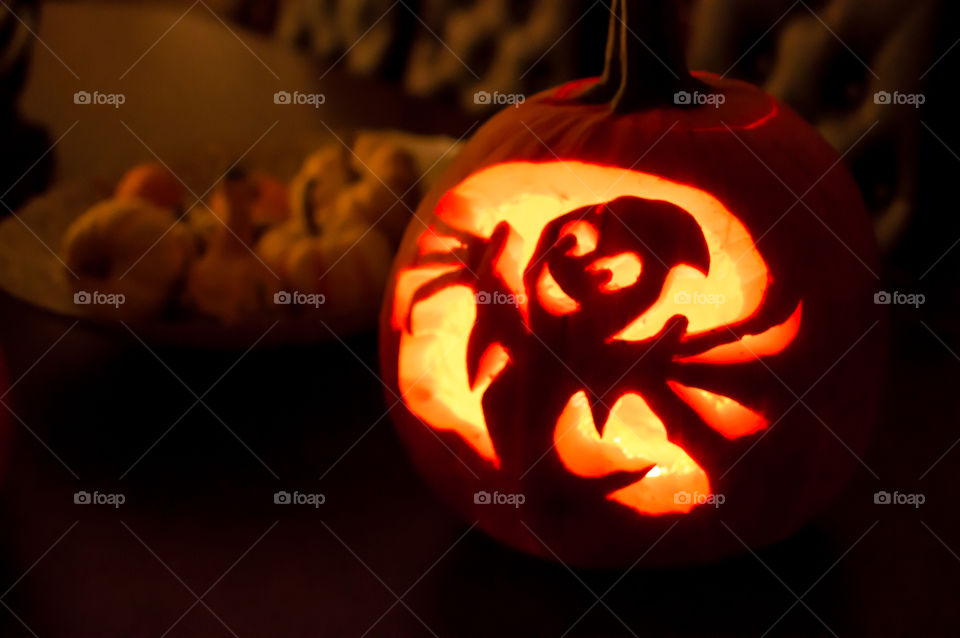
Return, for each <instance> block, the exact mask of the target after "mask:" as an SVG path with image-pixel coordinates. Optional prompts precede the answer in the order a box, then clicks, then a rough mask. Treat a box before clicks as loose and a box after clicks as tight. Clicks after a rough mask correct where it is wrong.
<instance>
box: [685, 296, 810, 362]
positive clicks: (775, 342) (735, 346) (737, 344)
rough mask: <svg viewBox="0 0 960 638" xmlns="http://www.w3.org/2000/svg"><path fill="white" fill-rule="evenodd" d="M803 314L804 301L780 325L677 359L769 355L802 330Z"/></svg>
mask: <svg viewBox="0 0 960 638" xmlns="http://www.w3.org/2000/svg"><path fill="white" fill-rule="evenodd" d="M802 314H803V302H800V303H799V304H797V309H796V310H794V311H793V314H792V315H790V317H789V318H788V319H787V320H786V321H784V322H783V323H781V324H780V325H778V326H774V327H772V328H770V329H769V330H765V331H764V332H761V333H760V334H757V335H746V336H744V337H743V339H741V340H740V341H734V342H732V343H725V344H723V345H721V346H717V347H715V348H711V349H710V350H707V351H706V352H703V353H701V354H698V355H693V356H690V357H678V358H677V361H686V362H694V361H698V362H703V363H740V362H741V361H750V360H751V359H755V358H757V357H767V356H770V355H774V354H778V353H780V352H782V351H783V349H784V348H786V347H787V346H788V345H790V343H792V342H793V339H794V337H796V336H797V332H799V330H800V318H801V316H802Z"/></svg>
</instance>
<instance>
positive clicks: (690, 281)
mask: <svg viewBox="0 0 960 638" xmlns="http://www.w3.org/2000/svg"><path fill="white" fill-rule="evenodd" d="M625 195H632V196H635V197H643V198H646V199H652V200H662V201H666V202H669V203H671V204H674V205H676V206H679V207H680V208H682V209H684V210H686V211H687V212H689V213H690V214H691V215H692V216H693V218H694V219H695V220H696V221H697V223H698V224H699V225H700V228H701V229H702V231H703V235H704V238H705V239H706V242H707V249H708V251H709V253H710V272H709V274H708V275H704V274H703V273H701V272H699V271H698V270H696V269H694V268H691V267H689V266H683V265H681V266H677V267H675V268H673V269H672V270H671V271H670V274H669V275H668V276H667V281H666V283H665V285H664V289H663V292H662V294H661V295H660V298H659V299H658V301H657V303H656V304H655V305H654V306H653V307H652V308H650V310H648V311H647V312H646V313H644V314H643V316H641V317H638V318H637V319H636V320H635V321H634V322H633V323H631V324H630V325H628V326H627V327H626V328H624V330H622V331H621V332H620V333H619V334H617V335H616V336H615V338H616V339H622V340H625V341H640V340H643V339H648V338H650V337H652V336H654V335H656V334H657V332H659V331H660V329H661V328H663V326H664V325H665V323H666V321H667V320H668V319H669V318H670V317H672V316H673V315H676V314H681V315H684V316H686V317H687V318H688V319H689V321H690V324H689V327H688V331H689V332H690V333H691V334H697V333H702V332H707V331H709V330H712V329H714V328H717V327H719V326H723V325H729V324H732V323H736V322H737V321H741V320H743V319H746V318H747V317H749V316H750V315H752V314H753V313H754V312H755V311H756V310H757V309H758V308H759V307H760V304H761V303H762V301H763V294H764V292H765V290H766V287H767V268H766V264H765V263H764V261H763V258H762V257H761V256H760V253H759V252H758V251H757V249H756V247H755V246H754V242H753V238H752V237H751V236H750V233H749V232H748V231H747V229H746V227H745V226H744V225H743V224H742V223H741V222H740V221H739V220H738V219H737V218H736V216H734V215H733V214H732V213H731V212H730V211H729V210H728V209H727V208H726V207H725V206H724V205H723V203H722V202H720V201H719V200H718V199H717V198H715V197H713V196H712V195H710V194H709V193H707V192H706V191H703V190H701V189H699V188H696V187H694V186H689V185H687V184H681V183H679V182H673V181H670V180H667V179H664V178H662V177H659V176H657V175H650V174H648V173H641V172H639V171H631V170H625V169H623V168H619V167H610V166H600V165H596V164H587V163H584V162H573V161H562V162H544V163H535V162H505V163H503V164H496V165H494V166H490V167H488V168H485V169H483V170H481V171H478V172H476V173H474V174H473V175H471V176H469V177H468V178H467V179H465V180H464V181H463V182H461V183H460V184H459V185H458V186H457V187H455V188H453V189H451V190H450V191H449V192H447V194H446V195H444V197H443V198H442V199H441V200H440V202H439V203H438V205H437V214H438V215H440V216H441V217H442V218H443V219H444V221H446V222H447V223H449V224H451V225H452V226H454V227H455V228H457V229H459V230H462V231H464V232H467V233H470V234H472V235H476V236H478V237H483V238H489V237H490V235H491V234H492V233H493V229H494V228H495V227H496V226H497V224H499V223H500V222H503V221H507V222H509V223H510V226H511V229H512V231H513V232H512V233H511V241H510V242H508V244H507V247H506V249H505V250H504V256H503V257H502V260H503V261H506V260H507V253H509V262H510V264H511V266H510V268H512V269H514V270H513V272H509V273H508V272H507V271H508V270H509V269H510V268H506V267H504V268H503V269H498V272H501V273H503V275H504V281H505V282H506V283H507V285H508V286H510V288H511V290H512V292H513V293H514V294H517V295H519V294H520V293H522V292H524V291H523V284H522V271H523V268H524V267H525V266H526V264H528V263H530V258H531V256H532V255H533V252H534V250H535V249H536V245H537V241H538V239H539V237H540V234H541V232H542V231H543V228H544V227H545V226H546V225H547V224H548V223H549V222H550V221H551V220H553V219H556V218H557V217H559V216H560V215H563V214H565V213H567V212H569V211H571V210H574V209H576V208H580V207H583V206H587V205H590V204H597V203H600V202H605V201H611V200H613V199H616V198H617V197H622V196H625ZM588 232H589V231H584V230H582V229H578V230H572V229H571V233H573V234H575V236H576V237H577V246H580V241H581V236H583V237H586V235H587V233H588ZM514 233H515V235H514ZM581 234H582V235H581ZM578 250H579V248H578ZM687 299H689V302H686V300H687Z"/></svg>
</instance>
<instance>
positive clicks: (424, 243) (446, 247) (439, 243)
mask: <svg viewBox="0 0 960 638" xmlns="http://www.w3.org/2000/svg"><path fill="white" fill-rule="evenodd" d="M417 248H418V249H419V251H420V254H421V255H426V254H429V253H449V252H453V251H454V250H456V249H457V248H463V243H462V242H461V241H460V240H459V239H457V238H456V237H446V236H444V235H438V234H436V233H435V232H433V231H432V230H427V231H424V233H423V234H422V235H420V237H419V238H418V239H417Z"/></svg>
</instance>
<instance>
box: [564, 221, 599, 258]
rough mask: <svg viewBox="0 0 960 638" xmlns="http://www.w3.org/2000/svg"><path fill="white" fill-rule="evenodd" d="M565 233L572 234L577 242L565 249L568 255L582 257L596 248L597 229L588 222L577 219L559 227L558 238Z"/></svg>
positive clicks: (565, 234)
mask: <svg viewBox="0 0 960 638" xmlns="http://www.w3.org/2000/svg"><path fill="white" fill-rule="evenodd" d="M567 235H573V237H574V238H575V239H576V240H577V243H576V244H574V245H573V247H572V248H570V250H568V251H567V254H568V255H572V256H574V257H582V256H583V255H586V254H588V253H592V252H593V251H595V250H596V249H597V239H598V235H597V229H596V228H594V226H593V224H591V223H590V222H586V221H583V220H582V219H577V220H575V221H572V222H570V223H568V224H566V225H565V226H564V227H563V228H561V229H560V238H561V239H562V238H563V237H565V236H567Z"/></svg>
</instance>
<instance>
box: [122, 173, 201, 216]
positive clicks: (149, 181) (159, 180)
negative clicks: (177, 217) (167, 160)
mask: <svg viewBox="0 0 960 638" xmlns="http://www.w3.org/2000/svg"><path fill="white" fill-rule="evenodd" d="M114 194H115V196H116V197H117V198H118V199H127V198H134V197H138V198H141V199H145V200H147V201H148V202H151V203H152V204H154V205H156V206H160V207H161V208H170V209H173V210H177V209H179V208H181V207H182V206H183V198H184V190H183V186H182V185H181V184H180V182H179V181H178V180H177V178H176V177H175V176H174V175H173V174H172V173H171V172H170V171H168V170H167V169H166V167H165V166H163V165H162V164H160V163H157V162H145V163H143V164H137V165H136V166H134V167H133V168H131V169H130V170H129V171H127V172H126V173H124V175H123V177H122V178H120V181H119V182H117V188H116V190H115V192H114Z"/></svg>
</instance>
